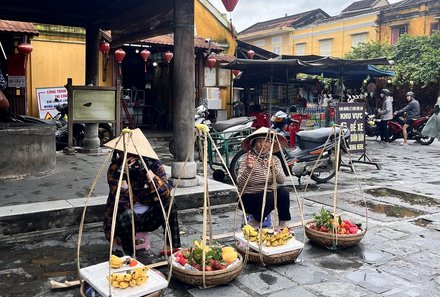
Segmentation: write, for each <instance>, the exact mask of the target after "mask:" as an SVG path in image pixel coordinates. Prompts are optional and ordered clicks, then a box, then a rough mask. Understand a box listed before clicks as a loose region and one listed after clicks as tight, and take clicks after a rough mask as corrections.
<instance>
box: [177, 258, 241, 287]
mask: <svg viewBox="0 0 440 297" xmlns="http://www.w3.org/2000/svg"><path fill="white" fill-rule="evenodd" d="M169 259H170V260H169V261H172V260H171V257H170V258H169ZM238 259H239V264H236V265H235V266H234V267H232V268H229V269H222V270H213V271H205V286H206V287H212V286H218V285H224V284H227V283H230V282H231V281H232V280H234V279H235V278H236V277H237V276H238V275H239V274H240V272H241V270H242V269H243V257H242V256H241V255H240V254H238ZM170 265H172V264H171V263H170ZM172 275H173V276H174V277H175V278H177V279H178V280H180V281H181V282H184V283H186V284H190V285H194V286H203V271H191V270H187V269H184V268H180V267H177V266H173V272H172Z"/></svg>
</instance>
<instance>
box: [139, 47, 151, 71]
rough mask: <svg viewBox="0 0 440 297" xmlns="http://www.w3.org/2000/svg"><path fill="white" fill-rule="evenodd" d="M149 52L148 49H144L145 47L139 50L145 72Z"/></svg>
mask: <svg viewBox="0 0 440 297" xmlns="http://www.w3.org/2000/svg"><path fill="white" fill-rule="evenodd" d="M150 54H151V53H150V51H149V50H146V49H144V50H142V51H141V52H140V55H141V57H142V59H143V60H144V72H145V73H147V60H148V58H149V57H150Z"/></svg>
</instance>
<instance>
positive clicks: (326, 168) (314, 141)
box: [230, 127, 350, 183]
mask: <svg viewBox="0 0 440 297" xmlns="http://www.w3.org/2000/svg"><path fill="white" fill-rule="evenodd" d="M335 129H336V131H334V130H333V128H329V127H327V128H319V129H315V130H310V131H300V132H298V133H297V146H296V148H295V149H294V150H291V149H289V148H284V149H283V151H282V152H277V153H275V154H274V155H275V156H277V157H278V158H279V159H280V160H281V164H282V166H283V170H284V173H285V174H286V176H287V175H292V176H296V177H297V178H298V181H299V183H301V177H302V176H310V178H311V179H312V180H314V181H316V182H317V183H326V182H328V181H329V180H330V179H332V178H333V177H334V176H335V173H336V170H335V161H336V155H335V146H336V143H337V142H338V141H339V140H340V143H339V145H340V150H341V151H343V152H345V153H348V149H349V144H348V140H349V138H350V131H349V130H348V129H347V128H335ZM335 132H336V135H335ZM339 135H340V136H339ZM327 139H328V141H327ZM321 152H322V156H321V158H320V159H319V161H318V162H317V160H318V158H319V155H320V153H321ZM281 153H282V154H283V155H284V158H285V160H286V161H287V166H288V167H287V166H286V164H285V163H284V162H283V156H282V155H281ZM246 154H247V152H246V151H244V150H241V151H239V152H238V153H237V154H236V155H235V156H234V158H233V159H232V161H231V168H230V171H231V175H232V178H233V179H234V180H235V181H237V173H238V169H239V167H240V164H241V162H243V161H244V160H245V158H246ZM340 162H341V158H339V163H340ZM338 165H340V164H338ZM338 168H339V166H338Z"/></svg>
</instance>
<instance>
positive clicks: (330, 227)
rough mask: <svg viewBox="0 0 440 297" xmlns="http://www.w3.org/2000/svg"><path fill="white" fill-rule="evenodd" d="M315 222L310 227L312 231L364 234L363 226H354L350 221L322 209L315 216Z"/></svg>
mask: <svg viewBox="0 0 440 297" xmlns="http://www.w3.org/2000/svg"><path fill="white" fill-rule="evenodd" d="M313 219H314V222H313V223H311V224H309V225H308V227H309V228H310V229H312V230H316V231H320V232H325V233H335V234H343V235H350V234H358V233H361V232H362V228H361V226H362V224H354V223H352V222H351V221H350V220H347V219H345V220H343V219H342V218H341V217H340V216H338V215H333V214H332V213H331V212H330V211H328V210H325V209H324V208H322V209H321V211H320V213H319V214H314V215H313Z"/></svg>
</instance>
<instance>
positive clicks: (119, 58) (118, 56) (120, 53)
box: [115, 48, 125, 75]
mask: <svg viewBox="0 0 440 297" xmlns="http://www.w3.org/2000/svg"><path fill="white" fill-rule="evenodd" d="M124 58H125V52H124V50H123V49H122V48H120V49H117V50H116V51H115V59H116V61H118V64H119V75H121V74H122V70H121V63H122V61H123V60H124Z"/></svg>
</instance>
